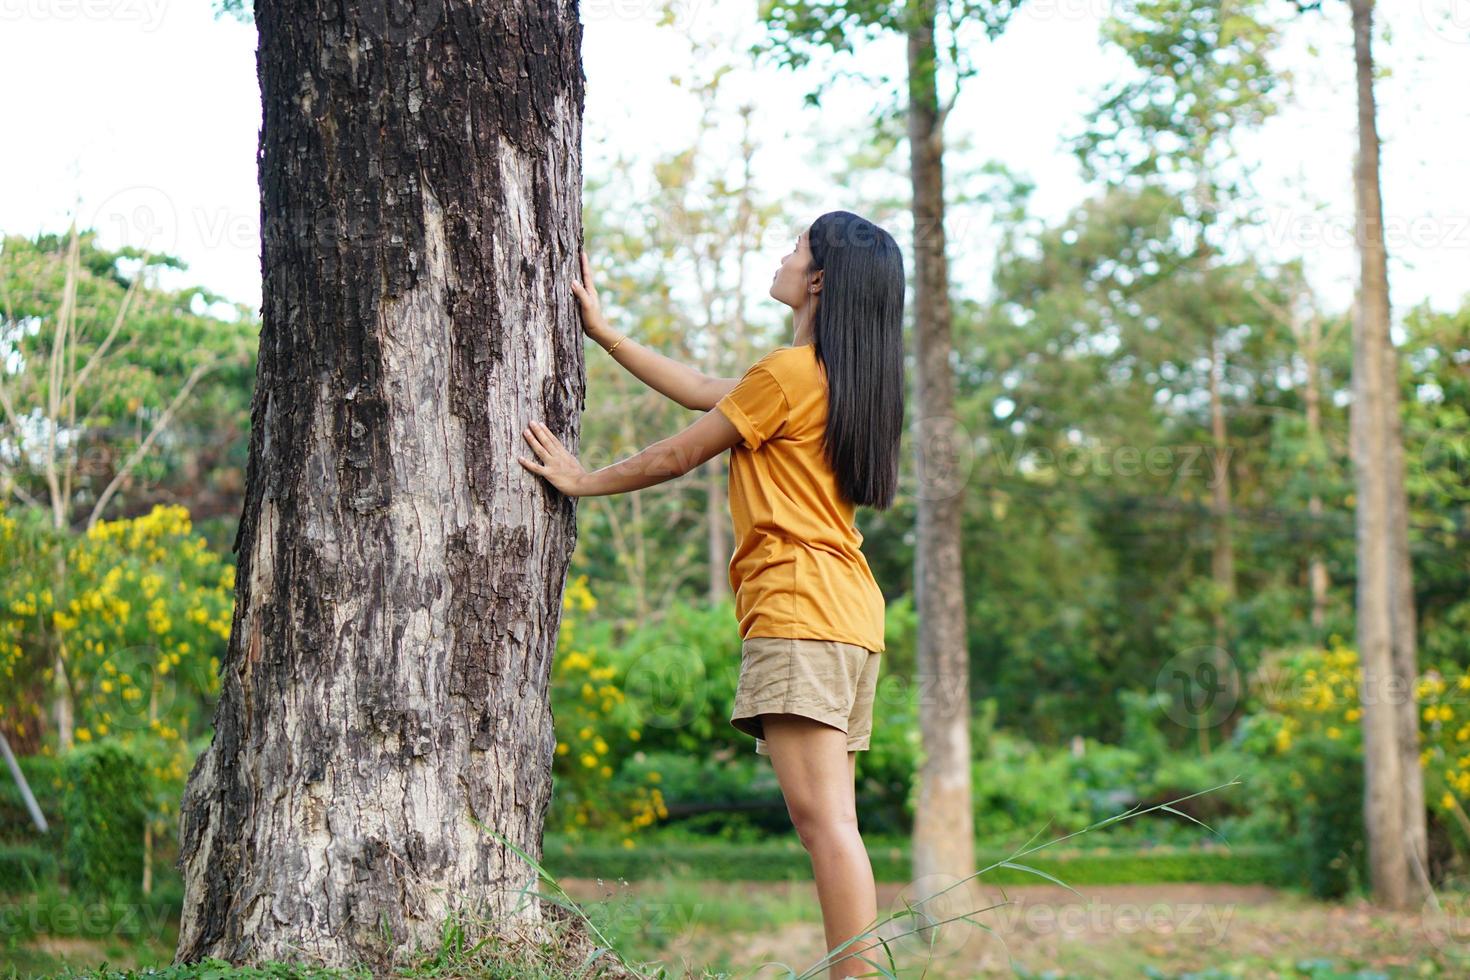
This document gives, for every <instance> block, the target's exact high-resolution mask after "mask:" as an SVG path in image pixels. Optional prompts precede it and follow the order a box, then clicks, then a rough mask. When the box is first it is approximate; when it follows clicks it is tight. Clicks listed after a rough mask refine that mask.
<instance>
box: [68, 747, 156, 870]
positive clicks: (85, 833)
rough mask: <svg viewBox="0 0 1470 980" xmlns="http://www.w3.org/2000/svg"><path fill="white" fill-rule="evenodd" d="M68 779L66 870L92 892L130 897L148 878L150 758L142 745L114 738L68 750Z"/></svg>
mask: <svg viewBox="0 0 1470 980" xmlns="http://www.w3.org/2000/svg"><path fill="white" fill-rule="evenodd" d="M65 759H66V766H65V772H64V775H63V777H62V778H63V779H64V780H65V782H66V792H65V793H64V795H63V796H62V814H63V817H64V819H65V821H66V826H67V838H66V848H65V855H66V873H67V879H68V881H69V882H70V883H71V886H72V888H73V889H75V890H76V891H77V892H78V893H79V894H81V895H84V896H86V897H87V898H93V897H106V898H125V897H130V896H133V895H136V894H138V892H139V891H140V890H141V887H142V883H143V828H144V825H145V823H146V821H147V818H148V801H149V799H150V797H151V795H152V794H151V793H150V792H149V787H148V761H147V759H146V757H145V756H144V754H143V753H142V751H141V750H140V749H139V748H138V747H137V746H136V745H132V746H130V745H124V744H123V743H122V742H120V741H119V740H116V739H108V740H107V741H104V742H99V743H97V744H95V745H84V746H81V747H80V748H77V749H75V750H73V751H72V752H70V753H68V754H67V756H66V757H65Z"/></svg>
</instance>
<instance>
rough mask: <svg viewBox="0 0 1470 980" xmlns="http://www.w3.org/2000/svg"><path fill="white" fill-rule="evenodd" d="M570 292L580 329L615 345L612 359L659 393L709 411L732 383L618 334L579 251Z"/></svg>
mask: <svg viewBox="0 0 1470 980" xmlns="http://www.w3.org/2000/svg"><path fill="white" fill-rule="evenodd" d="M572 292H573V293H575V294H576V296H577V300H578V302H579V303H581V306H582V331H583V332H584V333H585V334H586V335H587V336H588V337H591V338H592V339H593V340H594V341H596V342H597V344H598V345H599V346H600V347H602V348H603V349H604V350H606V349H607V348H609V347H615V348H617V349H616V350H614V351H612V359H613V360H615V361H617V362H618V363H619V364H621V365H622V366H623V367H625V368H627V369H628V371H629V373H631V374H632V375H633V376H634V377H636V378H637V379H638V380H639V381H642V382H643V383H644V384H646V385H648V387H650V388H652V389H653V390H654V391H657V392H658V393H659V394H661V395H664V396H665V397H667V398H670V399H672V400H673V401H675V402H677V403H678V404H680V405H682V406H684V407H685V408H689V409H695V410H697V411H709V410H710V409H711V408H714V405H715V402H717V401H719V400H720V398H721V397H722V396H723V395H724V394H725V392H727V391H729V390H730V388H732V387H734V385H735V379H729V378H711V377H710V376H709V375H707V374H705V373H704V372H702V371H697V370H695V369H694V368H692V367H690V366H689V365H687V364H681V363H679V362H678V361H676V360H674V359H673V358H672V357H665V356H664V355H663V354H660V353H659V352H658V351H656V350H652V349H651V348H648V347H644V346H643V345H642V344H640V343H638V342H637V341H636V340H634V339H633V338H632V337H628V336H620V335H619V334H618V333H617V332H616V331H615V330H613V329H612V328H611V327H609V326H608V323H607V318H606V317H604V316H603V315H602V302H601V300H600V299H599V298H598V296H597V286H596V285H595V284H594V283H593V282H592V263H591V261H590V260H589V259H588V258H587V253H586V251H583V252H582V282H580V283H579V282H575V281H573V283H572Z"/></svg>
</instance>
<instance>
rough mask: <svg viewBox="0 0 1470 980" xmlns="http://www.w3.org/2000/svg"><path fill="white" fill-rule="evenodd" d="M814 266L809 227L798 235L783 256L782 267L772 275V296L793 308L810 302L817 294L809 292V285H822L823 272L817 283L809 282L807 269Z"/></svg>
mask: <svg viewBox="0 0 1470 980" xmlns="http://www.w3.org/2000/svg"><path fill="white" fill-rule="evenodd" d="M811 266H812V250H811V247H810V244H809V242H808V240H807V229H803V230H802V232H801V234H799V235H798V236H796V240H795V241H794V242H792V245H791V251H789V252H787V253H786V254H785V255H784V256H783V257H782V258H781V267H780V268H779V269H777V270H776V274H775V275H774V276H772V277H771V298H772V299H777V300H780V301H781V302H783V303H785V304H786V305H787V306H789V307H791V308H792V309H796V308H797V307H799V306H801V305H802V304H803V303H807V302H810V300H811V298H812V297H813V296H814V295H815V294H813V293H810V292H808V289H807V287H808V286H809V285H817V286H820V285H821V281H822V280H821V273H820V272H818V273H817V278H816V282H815V283H809V282H808V279H807V270H809V269H810V268H811Z"/></svg>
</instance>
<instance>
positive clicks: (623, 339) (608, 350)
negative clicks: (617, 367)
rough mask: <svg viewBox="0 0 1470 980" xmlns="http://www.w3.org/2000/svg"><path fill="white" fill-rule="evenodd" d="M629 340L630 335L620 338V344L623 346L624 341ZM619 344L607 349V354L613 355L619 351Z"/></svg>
mask: <svg viewBox="0 0 1470 980" xmlns="http://www.w3.org/2000/svg"><path fill="white" fill-rule="evenodd" d="M627 339H628V335H627V334H623V335H622V336H621V337H619V338H618V344H621V343H622V342H623V341H625V340H627ZM618 344H613V345H612V346H611V347H609V348H608V349H607V352H608V353H609V354H611V353H612V352H613V351H615V350H617V349H618Z"/></svg>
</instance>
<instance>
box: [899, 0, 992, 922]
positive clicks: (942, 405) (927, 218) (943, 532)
mask: <svg viewBox="0 0 1470 980" xmlns="http://www.w3.org/2000/svg"><path fill="white" fill-rule="evenodd" d="M909 12H910V14H911V15H913V17H914V20H913V22H912V23H911V24H910V26H909V34H908V77H909V124H908V127H909V128H908V137H909V147H910V153H911V156H912V159H911V168H912V179H913V214H914V283H915V288H914V294H915V295H914V301H915V302H914V324H915V327H914V338H915V347H916V357H915V363H916V366H917V377H916V378H915V390H916V409H917V411H916V418H917V419H918V423H917V424H918V425H919V427H920V432H919V434H918V435H917V436H916V437H915V440H914V442H915V445H916V449H917V451H918V453H919V459H918V467H917V470H918V472H917V479H918V481H919V492H918V539H917V555H916V568H915V570H914V583H915V593H916V599H917V603H918V616H919V642H918V664H917V674H918V688H919V729H920V735H921V738H922V742H921V751H922V755H923V761H922V763H921V764H920V768H919V776H918V778H919V792H918V800H917V803H916V805H915V808H914V831H913V834H914V837H913V872H914V878H915V889H916V892H917V895H916V898H917V899H918V900H919V901H921V902H922V901H924V900H925V899H927V898H928V897H929V896H930V895H932V894H934V893H936V892H938V891H940V890H942V889H944V888H946V887H948V886H949V885H950V884H952V883H953V882H954V881H955V880H957V879H960V878H964V877H966V876H968V875H971V874H973V873H974V872H975V841H974V817H973V811H972V806H973V804H972V799H971V791H970V693H969V650H968V647H967V643H966V631H965V604H964V580H963V567H962V565H961V563H960V550H959V543H960V531H961V523H960V517H961V506H962V504H963V501H964V494H963V492H962V491H963V487H956V486H950V485H939V484H937V483H936V484H932V485H931V483H929V482H927V481H930V480H935V479H946V480H947V479H948V476H949V474H950V473H951V472H952V467H946V466H945V465H944V463H945V462H946V461H945V460H926V459H925V454H926V452H927V451H928V450H930V449H931V448H932V447H933V446H934V445H935V443H936V442H938V443H943V442H944V441H945V437H948V436H950V435H952V433H950V432H948V431H945V432H931V431H930V430H929V427H930V425H931V424H934V423H939V424H941V425H942V424H943V420H947V419H953V418H954V411H955V409H954V377H953V371H952V368H951V367H950V356H951V351H952V347H953V342H952V338H951V324H950V306H949V270H948V266H947V262H946V257H945V237H944V171H943V166H942V163H943V131H942V128H941V126H942V119H941V116H940V113H939V108H938V93H937V86H936V82H935V64H936V52H935V47H934V24H935V5H934V0H914V2H911V3H910V5H909ZM931 437H932V438H931ZM950 462H952V460H951V461H950ZM926 463H927V464H931V465H932V467H933V468H932V470H931V468H930V465H926ZM971 884H972V885H973V880H972V882H971ZM975 894H976V889H974V888H972V887H957V888H954V889H952V890H951V891H950V892H948V893H947V894H946V895H945V897H944V898H943V899H941V900H939V901H938V902H936V903H934V906H933V907H932V908H931V909H930V912H931V914H937V913H940V912H944V911H946V910H951V909H954V908H955V905H956V904H957V903H961V902H963V903H966V904H965V906H964V910H973V908H974V906H973V904H969V903H972V902H973V900H974V896H975ZM956 911H958V910H956ZM951 914H953V912H951Z"/></svg>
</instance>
